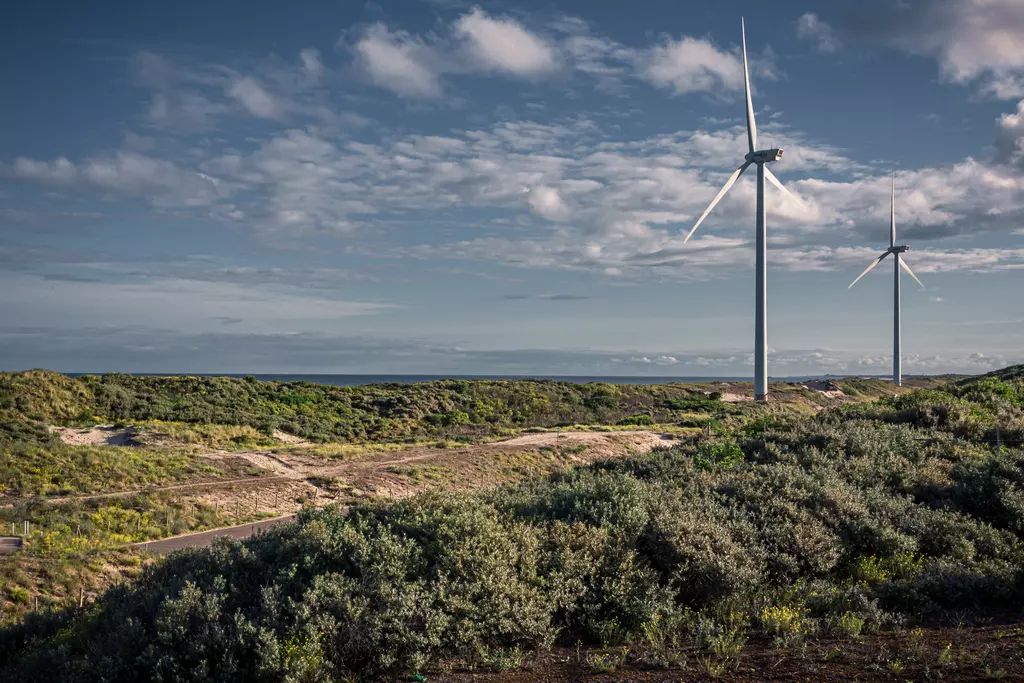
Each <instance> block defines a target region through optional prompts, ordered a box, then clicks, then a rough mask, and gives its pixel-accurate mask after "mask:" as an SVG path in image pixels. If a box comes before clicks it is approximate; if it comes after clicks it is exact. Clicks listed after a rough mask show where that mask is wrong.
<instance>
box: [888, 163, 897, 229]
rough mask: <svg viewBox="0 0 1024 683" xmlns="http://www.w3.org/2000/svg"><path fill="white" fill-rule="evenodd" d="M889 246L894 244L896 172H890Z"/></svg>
mask: <svg viewBox="0 0 1024 683" xmlns="http://www.w3.org/2000/svg"><path fill="white" fill-rule="evenodd" d="M889 246H890V247H895V246H896V174H895V173H893V174H892V201H891V202H890V203H889Z"/></svg>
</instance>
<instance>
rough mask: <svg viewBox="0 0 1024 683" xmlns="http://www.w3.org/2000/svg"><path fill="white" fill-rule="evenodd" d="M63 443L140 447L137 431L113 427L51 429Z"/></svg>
mask: <svg viewBox="0 0 1024 683" xmlns="http://www.w3.org/2000/svg"><path fill="white" fill-rule="evenodd" d="M51 429H52V430H53V431H54V432H56V434H57V435H58V436H60V439H61V441H63V442H64V443H66V444H70V445H72V446H138V445H139V443H138V442H137V441H136V440H135V436H136V435H135V431H134V430H132V429H131V428H123V429H119V428H115V427H114V426H113V425H97V426H95V427H88V428H82V427H51Z"/></svg>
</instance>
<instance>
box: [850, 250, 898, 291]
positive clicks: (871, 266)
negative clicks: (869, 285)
mask: <svg viewBox="0 0 1024 683" xmlns="http://www.w3.org/2000/svg"><path fill="white" fill-rule="evenodd" d="M888 255H889V252H885V253H884V254H882V255H881V256H879V257H878V258H877V259H875V262H874V263H872V264H871V265H870V266H868V267H867V268H866V269H864V272H863V273H861V274H860V275H858V276H857V280H860V279H861V278H862V277H864V276H865V275H867V274H868V273H870V272H871V269H872V268H874V267H875V266H877V265H878V264H879V263H881V262H882V259H884V258H885V257H886V256H888ZM857 280H854V281H853V282H851V283H850V287H853V286H854V285H855V284H857ZM850 287H847V289H849V288H850Z"/></svg>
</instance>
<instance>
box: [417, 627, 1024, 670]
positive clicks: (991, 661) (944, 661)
mask: <svg viewBox="0 0 1024 683" xmlns="http://www.w3.org/2000/svg"><path fill="white" fill-rule="evenodd" d="M672 658H673V660H674V661H673V662H672V663H671V665H670V666H667V667H664V668H662V667H660V666H658V664H659V662H656V661H654V660H653V659H652V658H651V656H650V653H648V652H644V650H643V649H640V648H626V650H625V651H623V649H622V648H621V647H618V648H615V647H613V648H584V649H582V650H579V651H578V650H576V649H574V648H572V649H570V648H556V649H555V650H553V651H552V652H549V653H544V654H541V655H539V656H538V657H536V658H534V659H531V660H527V661H526V662H525V663H524V666H523V668H521V669H519V670H516V671H500V672H499V671H488V670H487V669H486V668H484V667H480V666H477V667H476V670H475V671H467V670H465V668H463V667H460V666H458V665H455V666H453V667H452V668H451V669H450V670H449V671H438V672H430V673H429V675H428V676H427V680H430V681H435V682H444V683H499V682H500V683H570V682H575V681H589V682H592V683H598V682H600V683H633V682H639V681H651V682H653V681H664V682H666V683H667V682H669V681H672V682H679V683H681V682H682V681H710V680H712V679H714V680H719V681H749V682H751V683H754V682H755V681H756V682H758V683H760V682H762V681H807V682H809V683H810V682H813V683H818V682H822V683H824V682H829V683H833V682H835V683H838V682H840V681H844V682H845V681H899V682H903V681H998V680H1002V681H1024V623H1022V622H1021V621H1020V614H1019V613H1018V614H1016V615H1015V617H1014V618H1011V619H1008V620H1006V621H1003V622H1001V623H993V622H992V621H991V620H989V621H988V623H974V624H970V623H961V624H957V625H955V626H944V625H936V626H932V627H926V628H922V629H908V630H902V631H897V632H884V633H878V634H873V635H867V636H864V637H862V638H858V639H850V638H830V637H824V638H820V639H812V640H809V641H807V642H806V643H805V644H799V645H796V646H791V647H787V648H779V647H776V646H775V645H773V644H772V643H771V642H769V641H768V640H767V639H754V640H751V641H750V642H749V643H748V644H747V646H746V647H744V648H743V650H742V651H741V652H740V653H739V655H738V656H736V657H735V658H729V659H728V660H724V661H723V660H721V659H719V658H717V657H715V656H714V655H712V654H710V653H708V652H699V651H696V650H694V649H692V648H683V649H681V650H679V651H676V652H673V653H672ZM655 659H656V658H655ZM665 663H666V662H665V661H664V660H663V661H662V662H660V664H665ZM602 669H603V670H602Z"/></svg>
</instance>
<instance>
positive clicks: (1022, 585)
mask: <svg viewBox="0 0 1024 683" xmlns="http://www.w3.org/2000/svg"><path fill="white" fill-rule="evenodd" d="M84 384H88V382H84ZM93 389H94V391H95V388H93ZM439 389H440V387H433V390H434V392H436V393H437V394H439V395H440V394H441V392H440V391H439ZM686 390H687V389H685V388H682V387H681V388H680V389H679V391H686ZM71 391H72V392H74V391H76V390H75V389H72V390H71ZM383 391H384V392H386V391H387V389H385V390H383ZM417 391H422V390H414V392H413V393H414V395H415V394H416V393H417ZM471 391H472V390H471V389H470V388H469V387H466V388H463V389H462V393H466V392H471ZM581 391H583V390H581ZM585 391H588V392H591V391H594V389H593V388H588V389H585ZM667 391H671V389H666V388H655V389H651V390H650V394H649V395H650V396H658V399H648V400H649V401H652V402H648V403H643V402H642V401H641V399H636V398H635V397H636V396H637V394H631V393H629V392H628V390H627V391H623V392H622V394H620V395H624V396H627V397H630V400H634V399H635V400H636V403H634V404H630V405H629V407H628V408H622V407H617V408H616V410H619V411H620V412H619V413H617V414H626V412H627V411H628V410H634V411H635V410H637V408H638V406H640V405H642V407H643V409H644V410H654V409H655V408H654V407H653V406H654V404H653V400H661V401H665V400H666V398H670V399H678V400H682V395H681V394H679V395H675V396H671V395H670V396H668V397H666V395H665V394H664V393H659V392H667ZM352 393H353V394H357V395H358V394H359V392H352ZM455 393H460V392H455ZM538 393H541V392H538ZM323 394H324V395H332V396H335V395H339V394H334V392H333V391H328V390H323ZM200 395H201V394H200ZM444 395H445V396H448V395H447V394H444ZM518 395H519V394H517V396H518ZM588 395H589V394H588ZM690 395H691V396H694V394H690ZM1022 399H1024V379H1022V378H1021V377H1020V375H1019V374H1016V373H1012V372H1011V373H1003V374H999V373H993V374H991V375H989V376H984V377H979V378H972V379H967V380H962V381H957V382H956V383H953V384H950V385H948V386H946V387H945V388H942V389H938V390H920V391H914V392H909V393H904V394H901V395H899V396H895V397H888V398H883V399H880V400H878V401H875V402H864V403H853V402H848V403H845V404H843V405H837V406H835V407H832V408H829V409H827V410H825V411H823V412H820V413H813V412H808V411H803V410H792V411H781V412H776V413H774V414H771V415H770V416H769V415H762V416H761V418H759V419H750V420H747V421H746V423H745V424H737V425H736V426H723V427H722V428H721V429H719V430H718V432H717V433H716V434H714V435H712V436H711V437H710V438H709V437H702V438H700V439H695V440H691V441H685V442H681V443H679V444H678V445H675V446H673V447H671V448H667V449H663V450H658V451H655V452H653V453H651V454H648V455H637V456H635V457H632V458H619V459H616V460H613V461H607V462H598V463H595V464H591V465H586V466H582V467H579V468H576V469H574V470H572V471H570V472H565V473H558V474H554V475H551V476H548V477H535V478H532V479H527V480H524V481H522V482H520V483H519V484H516V485H513V486H504V487H500V488H498V489H494V490H491V491H480V492H469V493H461V494H453V493H445V492H434V493H428V494H423V495H420V496H416V497H413V498H410V499H407V500H404V501H400V502H386V501H377V502H370V503H365V504H358V505H355V506H354V507H352V508H351V509H350V510H349V511H348V513H347V514H345V513H343V511H342V510H340V509H338V508H333V507H329V508H327V509H323V510H312V509H309V510H307V511H305V512H303V513H302V514H301V515H300V518H299V520H298V522H297V524H295V525H294V526H288V527H281V528H278V529H275V530H274V531H272V532H270V533H268V534H266V535H263V536H261V537H258V538H255V539H251V540H249V541H245V542H241V543H240V542H224V543H221V544H219V545H217V546H216V547H215V548H212V549H208V550H197V551H190V552H185V553H181V554H178V555H175V556H172V557H170V558H168V559H167V560H166V561H164V562H161V563H158V564H156V565H154V566H152V567H150V568H148V569H146V570H145V571H144V572H143V573H142V575H141V576H140V577H139V578H138V579H137V580H136V581H133V582H131V583H128V584H125V585H122V586H120V587H118V588H116V589H113V590H110V591H108V592H107V593H106V594H105V595H103V596H101V597H100V598H99V599H98V600H96V602H94V603H92V604H89V605H87V606H86V607H85V608H83V609H78V608H77V607H72V608H67V609H54V610H52V611H45V612H42V613H37V614H35V615H33V616H32V617H31V618H29V619H27V620H25V621H24V622H22V623H21V624H19V625H15V626H11V627H9V628H6V629H4V630H3V631H0V662H4V663H5V664H3V665H2V666H3V667H4V668H2V669H0V678H3V677H5V676H6V677H7V678H9V679H11V680H25V681H34V680H47V681H52V680H245V681H283V680H295V681H300V680H301V681H331V680H346V679H353V680H355V679H358V680H371V679H374V678H376V677H379V676H380V677H385V678H387V679H392V680H393V677H394V676H397V675H409V674H412V673H419V672H422V673H426V674H428V675H429V676H430V677H431V679H435V678H438V679H442V678H441V677H443V676H447V675H451V676H455V675H456V672H458V671H460V670H463V671H465V670H468V667H472V668H473V670H474V671H488V670H490V671H502V670H505V669H509V668H512V669H517V668H519V667H521V666H522V665H523V664H524V663H528V662H530V661H533V662H535V664H534V666H535V667H536V666H540V667H541V669H540V670H539V671H540V672H541V673H539V674H537V677H535V678H529V677H527V678H521V680H544V675H545V674H544V673H543V671H544V670H545V669H543V667H544V666H551V667H555V669H557V667H566V666H568V667H570V670H572V671H576V672H577V674H582V673H586V672H600V671H610V670H615V669H622V670H623V672H624V673H625V672H628V671H634V670H637V669H638V668H650V667H655V668H664V669H667V671H668V672H671V676H675V677H676V678H678V677H681V676H685V677H686V678H691V677H694V676H697V677H708V678H711V677H721V676H723V675H726V674H727V673H728V675H729V676H731V677H732V676H735V677H737V678H744V679H746V676H747V674H742V676H741V674H740V672H741V671H747V669H745V668H744V669H741V668H740V666H741V664H742V663H744V662H747V661H757V662H759V663H760V662H763V661H765V659H764V658H765V655H764V654H763V653H766V652H767V653H769V654H770V653H771V652H775V653H778V654H777V656H775V657H774V659H773V661H775V664H776V665H778V664H779V663H780V662H781V661H783V660H785V661H787V662H789V663H787V664H786V665H785V666H784V667H783V668H782V669H781V670H784V671H786V670H788V671H791V673H792V672H795V673H792V675H794V676H798V677H801V678H810V679H817V680H823V678H822V676H821V674H820V673H819V674H814V673H811V672H812V671H828V670H829V669H828V667H829V666H832V667H840V668H842V667H844V666H845V667H847V668H846V669H844V670H845V671H856V672H859V673H863V674H865V675H869V676H872V677H874V678H877V679H878V680H889V679H892V677H893V676H896V677H898V679H900V680H902V679H904V678H907V679H919V678H920V679H924V678H926V677H928V678H934V677H935V676H937V675H941V676H942V677H943V678H944V679H946V680H976V679H978V678H984V677H986V676H988V677H991V678H995V679H998V678H1008V677H1013V676H1024V665H1022V664H1021V662H1020V658H1019V652H1018V651H1017V650H1015V649H1014V647H1015V645H1014V643H1016V642H1018V640H1015V639H1018V638H1019V633H1020V632H1021V631H1020V630H1019V623H1020V620H1021V619H1022V618H1024V615H1022V614H1021V613H1020V611H1019V609H1020V605H1021V604H1022V601H1024V545H1022V539H1024V453H1022V451H1021V449H1020V442H1021V441H1022V440H1024V431H1022V427H1024V415H1022V410H1021V406H1022V404H1024V402H1022ZM417 400H421V399H417ZM477 400H480V399H477ZM516 400H519V399H518V398H517V399H516ZM687 400H707V399H700V398H696V397H695V398H692V399H687ZM434 405H438V404H434ZM440 405H442V406H447V405H448V404H440ZM465 405H467V404H466V403H458V402H456V401H455V400H454V399H453V400H452V403H451V407H450V408H447V412H450V411H451V410H453V409H455V408H457V407H462V406H465ZM616 405H617V406H618V405H619V404H616ZM605 409H606V410H612V408H610V407H606V408H605ZM658 409H663V408H658ZM742 409H746V408H741V410H742ZM548 410H549V411H550V410H551V409H548ZM426 414H428V415H429V414H438V413H437V411H434V412H431V413H426ZM531 414H532V413H531ZM546 414H551V413H550V412H549V413H546ZM609 414H610V413H609ZM764 418H770V419H764ZM652 419H653V418H652ZM997 426H998V427H999V428H1000V432H999V434H1000V439H1001V442H1000V443H999V444H998V445H997V444H996V442H995V434H996V427H997ZM949 615H957V617H956V618H957V619H959V620H960V623H961V626H964V625H965V624H966V628H965V630H963V631H962V632H961V634H960V636H958V638H959V640H958V641H957V642H958V643H959V644H958V648H959V649H958V650H954V649H953V646H952V644H951V643H950V645H949V647H947V648H944V647H943V645H942V643H941V642H939V641H937V640H936V638H943V637H945V636H944V635H934V634H941V633H943V632H942V631H941V630H935V629H941V627H942V625H943V624H945V622H944V621H943V620H944V619H946V618H948V617H949ZM993 619H997V620H999V623H1004V624H1006V626H1004V627H1001V628H1002V629H1003V630H1002V631H1000V632H1001V633H1005V634H1010V635H1009V636H1008V639H1005V638H1004V639H1002V640H999V643H998V644H991V645H990V643H989V641H988V640H985V641H982V640H980V638H981V637H982V636H981V635H977V636H972V634H974V633H976V632H975V631H974V630H972V629H973V628H974V627H973V626H971V624H975V623H981V622H984V623H990V622H991V621H992V620H993ZM977 633H979V634H980V633H981V632H980V631H979V632H977ZM930 634H931V635H930ZM1013 634H1018V635H1013ZM972 637H976V638H977V639H976V640H974V641H971V640H970V639H971V638H972ZM1001 638H1002V637H1001ZM862 642H863V643H865V645H863V646H862V645H860V643H862ZM992 642H993V643H995V642H996V641H995V640H993V641H992ZM819 643H820V645H819ZM844 643H846V644H845V645H844ZM936 643H938V645H936ZM872 644H873V645H872ZM882 644H885V646H884V648H883V647H881V645H882ZM552 648H555V651H556V652H562V653H568V654H565V655H558V658H557V659H556V660H550V659H545V657H546V656H547V655H546V654H545V653H548V652H551V650H552ZM574 648H575V650H574ZM890 648H893V649H890ZM573 652H575V654H572V653H573ZM801 653H802V654H801ZM837 653H839V654H837ZM844 653H845V654H844ZM856 653H862V654H856ZM751 657H753V659H750V658H751ZM844 657H845V659H844ZM851 657H862V659H855V658H854V659H850V658H851ZM544 662H551V663H550V664H545V663H544ZM830 662H831V664H830ZM759 665H760V664H759ZM744 666H745V664H744ZM822 666H823V667H825V668H824V669H820V668H818V669H815V668H813V667H822ZM787 667H790V668H787ZM791 667H796V668H795V669H793V668H791ZM555 669H552V670H555ZM836 670H838V669H836ZM445 672H448V673H445ZM872 672H873V673H872ZM473 675H474V676H476V675H477V674H476V673H474V674H473ZM573 675H576V674H573ZM750 675H751V676H753V677H754V678H755V679H756V678H757V676H758V675H759V674H757V673H751V674H750ZM465 680H469V679H468V678H467V679H465ZM494 680H501V679H500V677H499V678H497V679H494ZM559 680H563V679H559ZM564 680H571V679H564ZM620 680H626V679H625V678H622V679H620ZM637 680H640V679H639V678H638V679H637Z"/></svg>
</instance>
